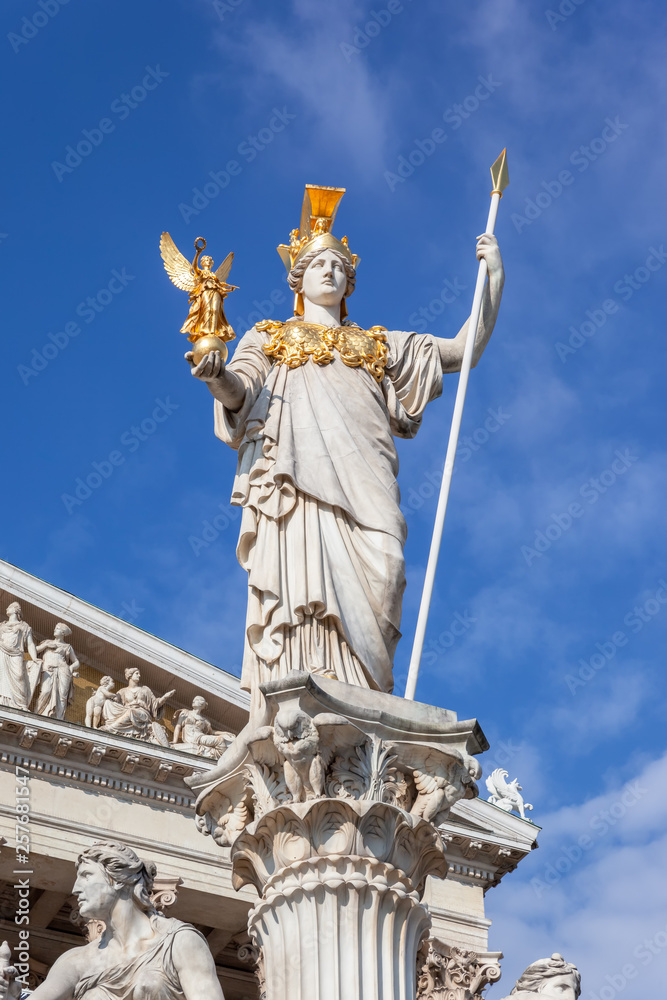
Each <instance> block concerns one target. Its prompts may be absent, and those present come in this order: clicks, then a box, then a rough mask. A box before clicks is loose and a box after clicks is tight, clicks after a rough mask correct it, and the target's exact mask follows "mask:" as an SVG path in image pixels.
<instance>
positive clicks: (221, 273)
mask: <svg viewBox="0 0 667 1000" xmlns="http://www.w3.org/2000/svg"><path fill="white" fill-rule="evenodd" d="M205 249H206V240H205V239H204V237H203V236H198V237H197V239H196V240H195V257H194V260H193V262H192V263H190V261H189V260H188V259H187V258H186V257H184V256H183V254H182V253H181V252H180V250H179V249H178V247H177V246H176V244H175V243H174V241H173V240H172V238H171V236H170V235H169V233H163V234H162V236H161V237H160V253H161V255H162V260H163V261H164V266H165V270H166V272H167V274H168V275H169V277H170V278H171V280H172V281H173V283H174V284H175V285H176V287H177V288H180V289H182V291H184V292H189V300H190V311H189V312H188V316H187V319H186V320H185V323H184V324H183V326H182V327H181V333H187V335H188V340H191V341H192V342H193V344H196V347H195V349H194V354H195V358H196V357H197V355H201V356H202V357H203V354H205V353H207V352H208V351H211V350H220V351H221V353H224V356H225V357H226V355H227V348H226V347H225V345H224V342H225V341H227V340H233V339H234V336H235V334H234V331H233V329H232V327H231V326H230V324H229V323H228V322H227V318H226V316H225V311H224V308H223V303H224V300H225V297H226V296H227V295H228V294H229V292H233V291H234V290H235V289H236V287H237V286H236V285H229V284H228V283H227V278H228V277H229V272H230V270H231V267H232V261H233V260H234V254H233V253H228V254H227V256H226V257H225V259H224V260H223V262H222V264H221V265H220V267H219V268H218V270H217V271H213V258H212V257H209V256H204V257H202V256H201V253H202V251H203V250H205ZM203 338H206V341H204V339H203ZM216 339H219V341H221V342H222V344H221V346H217V345H216V344H215V340H216ZM200 341H201V343H199V342H200ZM205 347H206V348H207V350H204V351H203V349H204V348H205ZM202 351H203V354H202ZM223 360H224V358H223Z"/></svg>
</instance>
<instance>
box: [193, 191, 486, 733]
mask: <svg viewBox="0 0 667 1000" xmlns="http://www.w3.org/2000/svg"><path fill="white" fill-rule="evenodd" d="M343 193H344V189H341V188H317V187H313V186H310V185H309V186H308V187H307V188H306V194H305V198H304V209H303V213H302V227H301V230H300V231H298V230H294V231H293V232H292V234H291V239H290V244H289V245H283V246H281V247H279V248H278V249H279V253H280V255H281V257H282V259H283V262H284V263H285V266H286V267H287V270H288V282H289V285H290V288H291V289H292V291H293V292H294V295H295V310H294V312H295V314H294V316H293V317H292V318H291V319H289V320H288V321H287V322H285V323H282V322H273V321H270V320H267V321H265V322H261V323H258V324H257V325H256V326H254V327H253V328H252V329H251V330H250V331H248V332H247V333H246V334H245V335H244V336H243V337H242V338H241V340H240V342H239V344H238V347H237V348H236V351H235V354H234V357H233V359H232V361H231V362H230V363H229V364H225V362H224V358H223V357H222V356H221V354H220V353H219V352H215V351H213V352H210V353H209V354H207V355H206V356H205V357H204V359H203V360H202V361H200V362H199V363H198V364H195V363H194V361H195V359H194V358H193V356H192V354H187V355H186V358H188V360H189V361H190V363H191V365H192V368H191V371H192V375H193V376H194V377H195V378H198V379H200V380H201V381H203V382H205V383H206V384H207V385H208V388H209V390H210V392H211V394H212V395H213V397H214V400H215V402H214V410H215V433H216V435H217V436H218V437H219V438H220V439H221V440H222V441H223V442H225V443H226V444H227V445H229V446H230V447H232V448H234V449H237V450H238V467H237V474H236V479H235V483H234V488H233V494H232V503H234V504H237V505H239V506H241V507H242V508H243V515H242V520H241V529H240V537H239V543H238V549H237V555H238V558H239V562H240V563H241V565H242V566H243V567H244V569H246V570H247V572H248V610H247V620H246V630H245V651H244V658H243V667H242V679H241V684H242V687H243V688H244V689H246V690H250V692H251V703H252V704H251V717H252V716H253V715H256V714H259V713H261V711H262V700H261V693H260V692H259V685H260V684H262V683H264V682H266V681H270V680H275V679H277V678H280V677H284V676H286V675H287V674H288V673H289V672H290V671H293V670H307V671H311V672H313V673H318V674H320V675H322V676H325V677H332V678H336V679H338V680H339V681H343V682H346V683H348V684H354V685H360V686H363V687H366V688H373V689H376V690H380V691H386V692H390V691H391V690H392V687H393V676H392V666H393V657H394V651H395V648H396V644H397V642H398V639H399V638H400V620H401V602H402V596H403V590H404V587H405V575H404V558H403V546H404V543H405V538H406V524H405V520H404V518H403V515H402V514H401V511H400V508H399V501H400V496H399V490H398V486H397V482H396V475H397V472H398V459H397V453H396V447H395V445H394V442H393V437H403V438H411V437H414V435H415V434H416V433H417V431H418V430H419V427H420V425H421V421H422V417H423V414H424V410H425V408H426V406H427V404H428V403H429V402H430V401H431V400H433V399H435V398H436V397H437V396H439V395H440V393H441V391H442V376H443V373H446V372H456V371H458V370H459V369H460V366H461V360H462V356H463V349H464V344H465V339H466V335H467V324H464V326H463V328H462V329H461V330H460V331H459V333H458V334H457V336H456V337H454V338H453V339H449V340H448V339H442V338H439V337H436V336H434V335H432V334H425V333H414V332H401V331H396V330H386V329H385V328H384V327H379V326H375V327H371V328H370V329H368V330H364V329H362V328H360V327H359V326H357V325H355V324H354V323H351V322H350V321H349V320H348V319H347V318H346V317H347V308H346V303H347V299H348V297H349V296H350V295H351V294H352V292H353V291H354V288H355V281H356V269H357V263H358V258H357V257H356V255H354V254H352V253H351V252H350V249H349V245H348V242H347V238H346V237H344V238H343V239H342V240H339V239H337V238H336V237H334V236H333V235H332V233H331V231H330V230H331V225H332V223H333V221H334V217H335V214H336V210H337V207H338V202H339V201H340V198H341V197H342V194H343ZM476 253H477V258H478V259H480V260H481V259H482V258H483V259H484V260H485V261H486V263H487V265H488V274H489V280H488V283H487V286H486V292H485V298H484V303H483V310H482V316H481V320H480V324H479V327H478V330H477V331H476V342H475V351H474V358H473V363H475V364H476V363H477V361H478V360H479V358H480V357H481V355H482V352H483V351H484V348H485V347H486V344H487V342H488V340H489V337H490V336H491V332H492V330H493V327H494V324H495V321H496V316H497V313H498V307H499V303H500V298H501V294H502V288H503V281H504V275H503V265H502V259H501V256H500V251H499V249H498V244H497V241H496V239H495V237H493V236H487V235H483V236H480V237H479V238H478V240H477V250H476ZM223 353H224V352H223Z"/></svg>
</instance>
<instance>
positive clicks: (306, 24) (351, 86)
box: [218, 0, 393, 177]
mask: <svg viewBox="0 0 667 1000" xmlns="http://www.w3.org/2000/svg"><path fill="white" fill-rule="evenodd" d="M289 6H290V7H291V12H288V11H286V10H285V9H284V7H279V8H278V9H277V10H276V15H275V17H273V18H271V19H269V18H266V19H265V20H263V21H261V22H260V21H251V20H248V21H247V23H246V24H245V25H244V26H243V27H242V30H241V31H240V38H241V41H238V40H236V38H234V37H232V36H230V35H228V34H227V33H226V32H222V33H219V34H218V45H219V48H220V50H221V52H222V53H223V54H224V55H225V57H226V58H231V59H233V60H236V61H237V62H238V65H239V73H241V74H242V76H243V79H244V84H245V83H246V82H247V91H246V94H245V96H246V100H247V97H248V92H249V93H250V94H254V95H256V94H257V93H258V92H262V93H263V95H264V98H266V96H267V91H268V92H270V93H273V94H274V97H275V94H276V85H278V90H277V93H278V94H280V98H278V97H275V100H279V102H280V103H283V102H284V101H285V100H288V99H289V98H292V99H295V100H296V101H297V102H298V104H299V105H300V108H301V109H302V111H303V112H305V114H306V115H307V116H308V117H309V119H310V120H311V121H312V125H313V132H312V142H313V144H314V145H315V146H316V147H317V150H318V158H319V160H320V162H321V156H322V154H323V153H326V152H327V151H328V152H330V153H336V154H338V153H339V152H340V151H344V152H345V155H346V156H347V157H348V158H349V159H350V160H351V162H352V163H354V164H355V166H356V167H357V168H358V169H360V170H361V171H362V172H365V173H366V174H368V175H369V176H373V177H374V176H375V175H377V173H378V171H379V170H381V169H382V152H383V149H384V146H385V142H386V137H387V131H388V129H389V125H390V121H391V111H392V102H391V91H392V87H393V83H392V73H391V68H390V67H387V68H385V70H384V71H383V72H382V73H379V72H377V71H374V72H373V73H371V72H370V70H369V68H368V62H367V61H366V60H365V59H363V58H358V57H356V58H354V59H353V60H349V59H347V58H346V57H345V54H344V52H343V51H342V49H341V43H348V44H349V42H350V41H351V40H352V39H353V37H354V28H355V27H356V25H357V24H358V23H359V21H360V20H361V19H362V18H361V14H362V12H363V8H362V7H361V6H360V5H359V4H358V3H356V2H355V0H340V2H339V3H337V4H336V5H335V6H334V7H329V8H326V11H327V12H328V16H324V15H323V11H325V8H323V7H322V6H321V5H317V4H313V3H312V2H310V0H292V2H291V4H290V5H289ZM290 15H291V16H290ZM297 173H299V171H298V170H297Z"/></svg>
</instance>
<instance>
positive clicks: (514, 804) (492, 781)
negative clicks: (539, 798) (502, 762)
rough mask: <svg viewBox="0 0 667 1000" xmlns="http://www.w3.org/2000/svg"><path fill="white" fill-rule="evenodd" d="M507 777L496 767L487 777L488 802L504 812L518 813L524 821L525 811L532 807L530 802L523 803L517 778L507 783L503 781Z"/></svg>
mask: <svg viewBox="0 0 667 1000" xmlns="http://www.w3.org/2000/svg"><path fill="white" fill-rule="evenodd" d="M507 777H509V775H508V773H507V771H505V770H504V769H503V768H502V767H497V768H496V769H495V771H492V772H491V774H490V775H489V776H488V778H487V779H486V787H487V790H488V791H489V793H490V794H489V802H492V803H493V805H494V806H499V807H500V808H501V809H504V810H505V812H512V810H514V812H518V814H519V816H520V817H521V819H525V818H526V809H532V808H533V807H532V806H531V804H530V802H526V803H524V801H523V796H522V794H521V791H522V789H521V785H520V784H519V780H518V778H514V779H513V780H512V781H510V782H507V781H505V778H507Z"/></svg>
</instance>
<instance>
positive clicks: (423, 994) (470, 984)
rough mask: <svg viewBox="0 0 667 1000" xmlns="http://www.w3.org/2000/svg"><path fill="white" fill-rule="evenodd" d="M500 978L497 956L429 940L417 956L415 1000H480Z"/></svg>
mask: <svg viewBox="0 0 667 1000" xmlns="http://www.w3.org/2000/svg"><path fill="white" fill-rule="evenodd" d="M500 975H501V971H500V966H499V965H498V961H497V957H496V956H484V955H478V954H477V953H476V952H474V951H466V950H465V949H463V948H457V947H455V946H449V945H446V944H444V943H443V942H440V941H436V940H433V939H430V940H428V941H425V942H424V944H423V945H422V947H421V949H420V952H419V956H418V967H417V1000H482V992H483V990H484V989H485V988H486V987H487V986H488V985H489V984H490V983H495V982H497V981H498V980H499V979H500Z"/></svg>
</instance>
